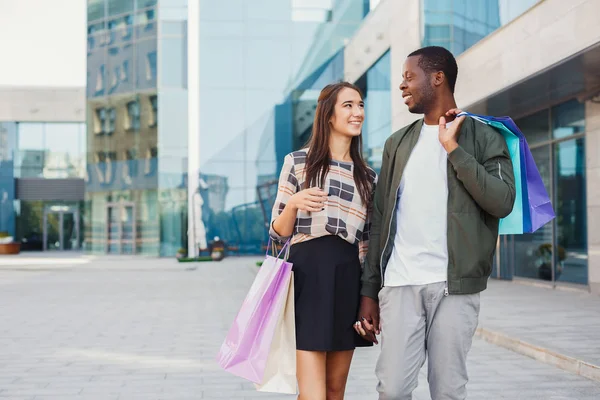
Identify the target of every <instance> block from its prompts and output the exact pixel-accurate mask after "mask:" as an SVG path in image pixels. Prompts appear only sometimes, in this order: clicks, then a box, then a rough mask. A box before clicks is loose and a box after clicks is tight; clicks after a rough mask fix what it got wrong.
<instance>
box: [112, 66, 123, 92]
mask: <svg viewBox="0 0 600 400" xmlns="http://www.w3.org/2000/svg"><path fill="white" fill-rule="evenodd" d="M120 76H121V67H120V66H118V65H117V66H116V67H115V70H114V72H113V74H112V76H111V77H110V90H111V92H112V91H113V90H115V89H116V88H117V86H118V85H119V77H120Z"/></svg>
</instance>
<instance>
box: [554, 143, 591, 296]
mask: <svg viewBox="0 0 600 400" xmlns="http://www.w3.org/2000/svg"><path fill="white" fill-rule="evenodd" d="M554 150H555V151H554V160H555V165H556V168H555V182H556V190H555V192H556V193H555V195H556V202H555V210H556V226H557V231H556V240H557V244H558V251H557V252H556V253H557V254H556V279H557V280H558V281H561V282H572V283H581V284H587V280H588V257H587V208H586V181H585V139H583V138H581V139H577V140H570V141H567V142H562V143H558V144H556V145H555V148H554Z"/></svg>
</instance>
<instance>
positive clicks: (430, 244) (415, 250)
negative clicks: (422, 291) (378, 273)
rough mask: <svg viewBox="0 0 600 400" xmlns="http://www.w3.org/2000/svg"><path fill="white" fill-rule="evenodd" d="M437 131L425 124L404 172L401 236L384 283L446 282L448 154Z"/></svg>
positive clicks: (398, 213) (400, 196) (398, 214)
mask: <svg viewBox="0 0 600 400" xmlns="http://www.w3.org/2000/svg"><path fill="white" fill-rule="evenodd" d="M449 125H450V124H447V126H449ZM438 132H439V131H438V126H437V125H425V123H423V128H422V129H421V133H420V135H419V140H418V141H417V144H416V145H415V147H414V149H413V151H412V153H411V155H410V157H409V159H408V162H407V164H406V167H405V169H404V172H403V174H402V179H401V181H400V189H399V190H398V200H397V202H396V222H397V229H396V236H395V237H394V248H393V251H392V255H391V257H390V260H389V262H388V264H387V268H386V271H385V277H384V278H385V280H384V282H385V286H408V285H426V284H429V283H435V282H444V281H446V280H447V274H448V243H447V230H446V229H447V217H448V175H447V165H448V164H447V162H448V161H447V160H448V155H447V153H446V150H444V148H443V147H442V145H441V144H440V141H439V138H438Z"/></svg>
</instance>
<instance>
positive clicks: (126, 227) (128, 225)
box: [121, 206, 135, 242]
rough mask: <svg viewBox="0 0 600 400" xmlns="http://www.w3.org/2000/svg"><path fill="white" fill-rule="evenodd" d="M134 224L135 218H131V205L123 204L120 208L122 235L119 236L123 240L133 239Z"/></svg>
mask: <svg viewBox="0 0 600 400" xmlns="http://www.w3.org/2000/svg"><path fill="white" fill-rule="evenodd" d="M134 224H135V219H134V218H133V207H131V206H125V207H123V208H121V226H122V229H123V231H122V236H121V238H122V239H123V240H125V241H130V242H131V241H133V239H134V236H133V230H134V229H133V228H134Z"/></svg>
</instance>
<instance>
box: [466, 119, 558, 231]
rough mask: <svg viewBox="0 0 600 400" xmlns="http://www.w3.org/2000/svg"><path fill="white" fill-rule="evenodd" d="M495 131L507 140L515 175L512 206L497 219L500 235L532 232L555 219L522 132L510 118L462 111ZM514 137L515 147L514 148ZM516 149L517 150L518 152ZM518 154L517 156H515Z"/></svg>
mask: <svg viewBox="0 0 600 400" xmlns="http://www.w3.org/2000/svg"><path fill="white" fill-rule="evenodd" d="M459 115H468V116H470V117H471V118H474V119H476V120H478V121H480V122H482V123H485V124H487V125H490V126H492V127H494V128H495V129H496V130H498V131H499V132H500V133H501V134H502V135H503V137H504V138H505V140H506V144H507V146H508V150H509V152H510V158H511V161H512V165H513V170H514V174H515V189H516V197H515V205H514V207H513V211H512V212H511V213H510V214H509V215H508V216H507V217H506V218H502V219H501V220H500V229H499V233H500V234H504V235H507V234H521V233H532V232H535V231H536V230H538V229H539V228H541V227H542V226H544V225H545V224H547V223H548V222H550V221H551V220H552V219H554V218H555V216H556V215H555V213H554V209H553V208H552V203H551V202H550V197H549V196H548V192H547V191H546V188H545V187H544V182H543V181H542V177H541V176H540V173H539V171H538V169H537V166H536V165H535V161H534V159H533V156H532V155H531V151H530V150H529V146H528V145H527V140H526V139H525V135H524V134H523V132H521V130H520V129H519V128H518V127H517V125H516V124H515V123H514V121H513V120H512V119H511V118H510V117H491V116H485V115H477V114H472V113H468V112H463V113H461V114H459ZM515 138H516V143H517V149H515ZM517 150H518V151H517ZM517 153H518V155H517Z"/></svg>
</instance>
